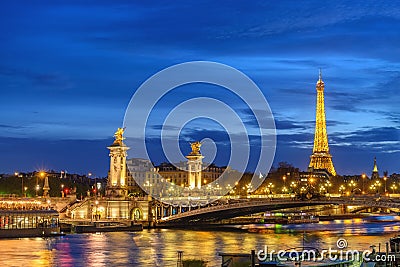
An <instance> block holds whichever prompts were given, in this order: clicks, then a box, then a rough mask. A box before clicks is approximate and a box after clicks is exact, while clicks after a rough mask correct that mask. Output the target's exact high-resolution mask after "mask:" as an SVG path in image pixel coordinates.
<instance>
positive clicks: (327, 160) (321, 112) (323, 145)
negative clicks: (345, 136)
mask: <svg viewBox="0 0 400 267" xmlns="http://www.w3.org/2000/svg"><path fill="white" fill-rule="evenodd" d="M324 87H325V84H324V82H323V81H322V75H321V70H320V71H319V80H318V82H317V110H316V118H315V136H314V148H313V153H312V155H311V156H310V158H311V160H310V165H309V166H308V168H309V169H310V170H321V169H326V170H327V171H328V172H329V173H330V174H331V175H333V176H336V171H335V167H333V163H332V156H331V154H330V153H329V145H328V134H327V132H326V119H325V104H324Z"/></svg>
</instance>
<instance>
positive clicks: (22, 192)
mask: <svg viewBox="0 0 400 267" xmlns="http://www.w3.org/2000/svg"><path fill="white" fill-rule="evenodd" d="M14 176H15V178H18V177H19V173H18V172H14ZM21 181H22V185H21V196H22V197H23V196H24V176H23V175H21Z"/></svg>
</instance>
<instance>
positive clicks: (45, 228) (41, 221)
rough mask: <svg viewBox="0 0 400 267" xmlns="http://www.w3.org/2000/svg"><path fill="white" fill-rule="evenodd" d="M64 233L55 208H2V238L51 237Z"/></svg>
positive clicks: (0, 233) (0, 211) (0, 235)
mask: <svg viewBox="0 0 400 267" xmlns="http://www.w3.org/2000/svg"><path fill="white" fill-rule="evenodd" d="M59 235H63V233H62V232H60V227H59V214H58V212H57V211H55V210H48V209H43V210H42V209H38V210H15V209H1V210H0V238H20V237H49V236H59Z"/></svg>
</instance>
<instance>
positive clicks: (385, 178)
mask: <svg viewBox="0 0 400 267" xmlns="http://www.w3.org/2000/svg"><path fill="white" fill-rule="evenodd" d="M383 180H384V181H385V193H386V191H387V190H386V180H387V177H386V176H384V177H383Z"/></svg>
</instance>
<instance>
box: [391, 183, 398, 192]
mask: <svg viewBox="0 0 400 267" xmlns="http://www.w3.org/2000/svg"><path fill="white" fill-rule="evenodd" d="M390 188H391V189H392V190H393V194H394V190H396V189H397V186H396V184H392V186H391V187H390Z"/></svg>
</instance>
